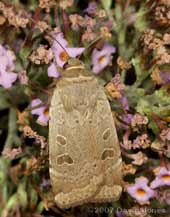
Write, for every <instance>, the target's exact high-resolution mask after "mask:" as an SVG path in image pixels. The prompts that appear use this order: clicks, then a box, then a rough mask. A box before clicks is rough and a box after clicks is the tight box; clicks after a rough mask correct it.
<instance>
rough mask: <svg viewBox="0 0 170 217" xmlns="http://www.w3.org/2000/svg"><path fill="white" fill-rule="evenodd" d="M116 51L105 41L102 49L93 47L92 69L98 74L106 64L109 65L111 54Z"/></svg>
mask: <svg viewBox="0 0 170 217" xmlns="http://www.w3.org/2000/svg"><path fill="white" fill-rule="evenodd" d="M115 52H116V48H115V47H113V46H111V45H110V44H108V43H106V44H105V45H104V46H103V48H102V50H98V49H96V48H95V49H94V50H93V53H92V64H93V68H92V71H93V72H94V73H95V74H98V73H99V72H100V71H102V70H103V69H104V68H105V67H106V66H107V65H109V63H110V60H111V54H112V53H115Z"/></svg>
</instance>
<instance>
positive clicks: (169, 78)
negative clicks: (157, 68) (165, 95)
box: [159, 72, 170, 83]
mask: <svg viewBox="0 0 170 217" xmlns="http://www.w3.org/2000/svg"><path fill="white" fill-rule="evenodd" d="M159 75H160V77H161V79H162V81H163V83H169V82H170V72H160V73H159Z"/></svg>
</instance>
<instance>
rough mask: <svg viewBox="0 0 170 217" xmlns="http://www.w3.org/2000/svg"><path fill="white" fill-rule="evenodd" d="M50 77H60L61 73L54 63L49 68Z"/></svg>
mask: <svg viewBox="0 0 170 217" xmlns="http://www.w3.org/2000/svg"><path fill="white" fill-rule="evenodd" d="M48 76H49V77H54V78H59V77H60V73H59V71H58V70H57V68H56V65H55V64H54V63H51V65H50V66H49V67H48Z"/></svg>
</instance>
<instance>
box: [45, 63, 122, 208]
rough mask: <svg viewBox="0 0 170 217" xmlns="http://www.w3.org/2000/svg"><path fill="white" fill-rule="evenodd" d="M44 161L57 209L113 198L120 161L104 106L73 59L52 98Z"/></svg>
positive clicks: (90, 78) (96, 88)
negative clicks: (46, 150)
mask: <svg viewBox="0 0 170 217" xmlns="http://www.w3.org/2000/svg"><path fill="white" fill-rule="evenodd" d="M49 161H50V178H51V182H52V189H53V193H54V196H55V202H56V204H57V205H58V206H59V207H60V208H69V207H73V206H76V205H81V204H84V203H93V202H112V201H116V200H118V199H119V197H120V195H121V192H122V187H121V184H122V159H121V153H120V147H119V142H118V138H117V133H116V129H115V124H114V120H113V117H112V113H111V109H110V105H109V102H108V100H107V98H106V95H105V92H104V90H103V87H101V86H100V85H99V83H98V80H97V79H96V78H95V77H94V76H93V75H92V73H90V72H89V71H87V70H86V69H85V67H84V65H83V64H82V63H81V62H80V61H78V60H76V61H75V60H74V61H73V60H72V61H70V62H69V63H68V66H67V67H66V69H65V70H63V73H62V78H61V79H59V81H58V82H57V85H56V88H55V90H54V94H53V96H52V101H51V107H50V121H49Z"/></svg>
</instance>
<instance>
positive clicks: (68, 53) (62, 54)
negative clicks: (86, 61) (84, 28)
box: [52, 32, 84, 67]
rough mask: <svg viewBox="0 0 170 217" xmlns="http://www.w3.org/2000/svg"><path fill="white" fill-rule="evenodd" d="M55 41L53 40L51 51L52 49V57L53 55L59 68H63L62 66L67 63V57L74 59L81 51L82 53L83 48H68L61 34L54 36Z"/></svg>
mask: <svg viewBox="0 0 170 217" xmlns="http://www.w3.org/2000/svg"><path fill="white" fill-rule="evenodd" d="M55 39H56V40H54V42H53V46H52V49H53V52H54V55H55V59H56V63H57V64H58V65H59V66H60V67H63V66H64V64H65V63H66V62H67V60H68V59H69V57H72V58H75V57H77V56H78V55H80V54H82V53H83V51H84V48H83V47H79V48H74V47H73V48H72V47H68V43H67V41H66V40H65V39H64V37H63V33H61V32H60V33H58V34H57V35H55ZM57 41H58V42H59V43H60V44H61V45H62V46H61V45H60V44H59V43H58V42H57ZM62 47H63V48H64V49H63V48H62Z"/></svg>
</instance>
